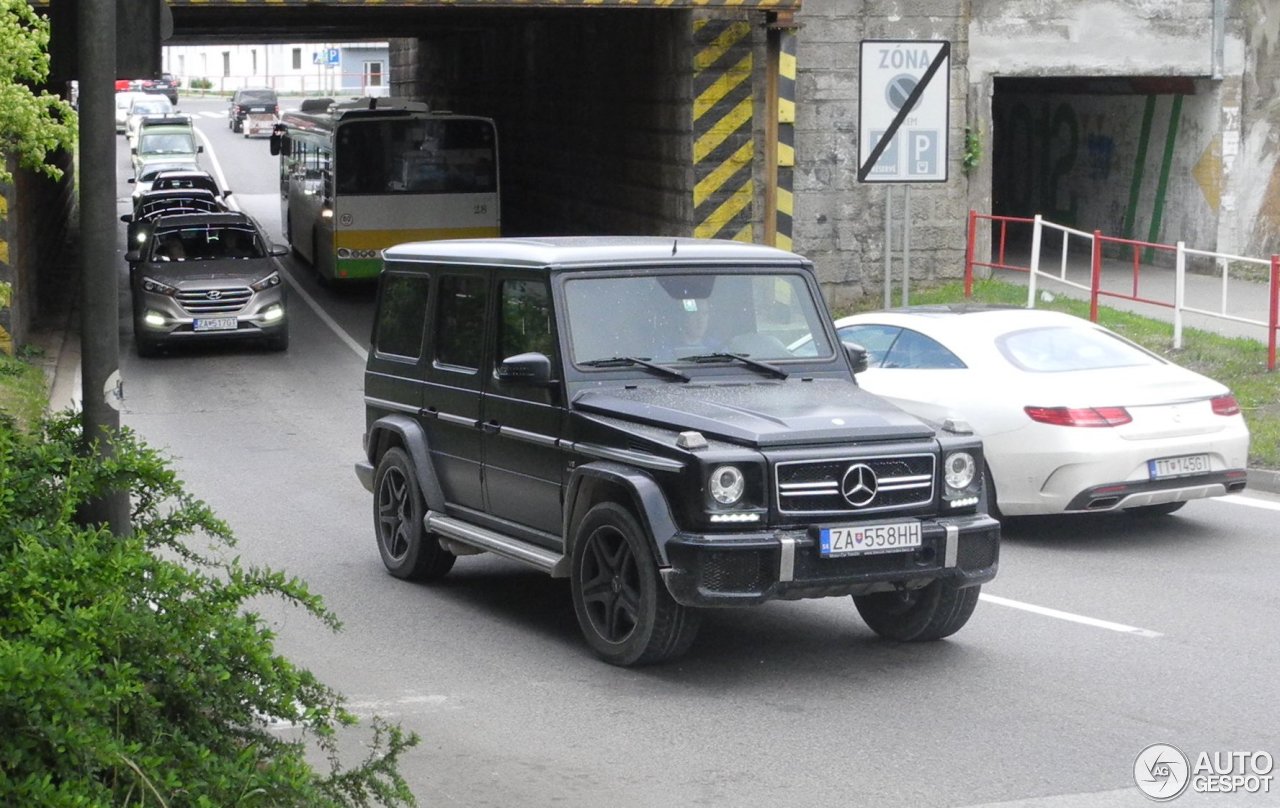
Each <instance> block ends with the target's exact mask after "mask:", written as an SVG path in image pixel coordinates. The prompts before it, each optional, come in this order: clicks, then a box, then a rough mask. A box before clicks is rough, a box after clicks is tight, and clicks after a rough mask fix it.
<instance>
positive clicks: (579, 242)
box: [383, 236, 809, 269]
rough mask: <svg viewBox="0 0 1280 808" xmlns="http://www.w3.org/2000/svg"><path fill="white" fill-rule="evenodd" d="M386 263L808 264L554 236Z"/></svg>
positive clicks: (437, 244)
mask: <svg viewBox="0 0 1280 808" xmlns="http://www.w3.org/2000/svg"><path fill="white" fill-rule="evenodd" d="M383 255H384V257H385V258H386V260H388V261H408V262H433V263H449V264H483V265H488V266H494V265H500V266H519V267H546V268H548V269H550V268H555V267H569V266H576V267H588V266H600V267H619V266H635V265H637V264H644V265H650V266H655V265H659V266H671V265H687V264H690V263H725V262H738V263H752V264H763V263H767V264H773V265H777V264H780V263H789V264H794V265H796V266H802V265H808V263H809V262H808V261H807V260H805V259H804V258H801V257H800V256H798V255H796V254H795V253H791V252H787V251H786V250H780V249H777V248H774V247H766V246H764V245H761V244H748V243H746V242H740V241H727V240H721V239H699V238H679V237H666V236H559V237H539V238H532V237H531V238H496V239H456V240H442V241H421V242H412V243H408V244H398V245H396V246H394V247H391V248H389V249H387V250H386V251H385V252H384V253H383Z"/></svg>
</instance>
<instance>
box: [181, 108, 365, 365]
mask: <svg viewBox="0 0 1280 808" xmlns="http://www.w3.org/2000/svg"><path fill="white" fill-rule="evenodd" d="M195 130H196V134H197V135H199V136H200V140H201V141H202V142H203V143H204V147H205V148H204V153H205V154H207V155H208V156H209V162H211V163H212V164H213V171H214V176H216V177H217V178H218V187H219V188H226V187H227V178H226V175H224V174H223V173H222V164H221V163H219V162H218V155H217V154H215V153H214V151H213V144H212V143H211V142H209V138H207V137H205V134H204V132H201V131H200V127H195ZM227 207H229V208H231V209H232V210H240V205H239V203H237V202H236V200H235V194H232V195H231V196H229V197H227ZM276 267H277V268H279V270H280V275H281V277H283V278H284V279H285V281H287V282H288V284H289V285H290V286H292V287H293V291H294V292H296V293H297V294H298V295H299V296H301V297H302V299H303V301H304V302H306V304H307V305H308V306H310V307H311V310H312V311H314V312H315V313H316V316H317V317H319V318H320V321H321V322H322V323H324V324H325V325H327V326H328V327H329V330H330V331H332V332H333V333H335V334H337V335H338V339H340V340H342V342H343V343H344V344H345V345H346V346H347V347H348V348H350V349H351V350H352V351H355V354H356V356H358V357H360V361H361V362H365V361H367V360H368V359H369V352H368V351H366V350H365V349H364V347H363V346H361V345H360V343H358V342H356V341H355V340H353V339H352V338H351V337H350V335H348V334H347V332H346V331H344V330H343V329H342V326H340V325H338V322H337V321H336V320H334V319H333V318H332V317H330V316H329V314H328V312H326V311H325V310H324V309H323V308H321V307H320V304H319V303H317V302H316V299H315V298H314V297H312V296H311V295H309V294H307V290H306V289H303V288H302V284H300V283H298V281H297V279H295V278H294V277H293V276H292V275H290V274H289V270H287V269H285V267H284V264H283V263H282V262H280V261H276Z"/></svg>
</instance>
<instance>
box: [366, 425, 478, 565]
mask: <svg viewBox="0 0 1280 808" xmlns="http://www.w3.org/2000/svg"><path fill="white" fill-rule="evenodd" d="M425 515H426V505H425V503H423V501H422V492H421V490H420V489H419V487H418V479H417V477H415V476H414V473H413V464H411V463H410V462H409V456H408V455H407V454H405V452H404V450H403V449H400V448H398V447H397V448H392V449H388V450H387V453H386V454H384V455H383V456H382V459H381V460H379V461H378V469H377V471H376V472H374V475H373V530H374V535H375V536H376V537H377V540H378V553H379V554H380V555H381V556H382V563H383V564H384V565H385V566H386V568H387V572H390V573H391V574H392V575H394V576H395V577H397V578H404V579H405V580H413V581H433V580H436V579H438V578H443V577H444V576H445V575H446V574H447V573H448V572H449V570H451V569H453V562H454V561H456V560H457V556H455V555H454V554H453V553H451V552H449V551H448V550H446V549H444V548H443V547H441V546H440V542H439V541H437V540H436V537H435V535H434V534H431V533H428V532H427V531H426V528H424V527H423V525H422V518H423V516H425Z"/></svg>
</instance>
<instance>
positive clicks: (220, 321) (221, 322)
mask: <svg viewBox="0 0 1280 808" xmlns="http://www.w3.org/2000/svg"><path fill="white" fill-rule="evenodd" d="M192 328H193V329H194V330H196V331H235V330H236V318H234V317H204V318H201V319H199V320H196V321H195V322H194V323H193V324H192Z"/></svg>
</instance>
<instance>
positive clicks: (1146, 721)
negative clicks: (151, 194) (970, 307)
mask: <svg viewBox="0 0 1280 808" xmlns="http://www.w3.org/2000/svg"><path fill="white" fill-rule="evenodd" d="M180 107H181V108H182V109H183V111H185V112H189V113H193V114H196V115H198V116H201V117H199V118H198V127H199V129H200V130H201V131H202V132H203V134H204V135H205V137H206V138H207V142H206V146H205V148H206V154H205V159H206V164H207V165H208V166H209V167H210V168H213V169H214V170H215V171H217V170H221V171H223V172H225V176H226V182H227V184H228V185H229V187H231V188H233V189H234V190H235V194H234V197H233V198H234V199H236V200H237V201H238V203H239V204H240V206H241V207H243V208H244V209H246V210H248V211H249V212H250V213H252V214H254V215H255V216H257V217H258V218H259V219H260V220H261V221H262V222H263V223H264V224H265V225H267V227H268V229H269V230H270V231H272V232H273V233H274V234H275V236H276V237H277V238H280V232H279V204H278V196H277V194H276V180H275V161H274V159H273V158H271V156H270V155H269V153H268V147H267V143H266V141H263V140H256V141H248V140H245V139H243V138H241V137H239V136H236V135H232V134H231V133H230V132H229V131H228V129H227V127H226V119H225V106H224V104H222V103H218V102H211V101H203V102H193V101H191V100H189V99H185V98H184V99H183V101H182V102H181V103H180ZM205 113H207V116H205ZM120 142H121V143H123V138H120ZM127 163H128V159H127V155H126V154H125V153H124V149H123V147H122V148H121V150H120V164H121V166H122V168H121V172H120V176H121V177H122V178H123V177H125V176H127V175H128V171H127ZM127 195H128V188H127V186H124V185H122V190H121V198H122V201H123V199H125V198H126V197H127ZM125 209H126V207H125V206H124V205H123V204H122V206H121V212H123V211H124V210H125ZM282 264H283V266H284V267H285V270H286V272H287V273H288V276H289V281H290V283H291V285H292V287H293V288H292V289H291V292H292V294H293V297H292V303H293V306H292V314H291V327H292V344H291V347H290V349H289V351H288V352H287V353H283V354H275V353H270V352H268V351H266V350H262V349H258V348H254V347H247V346H236V347H229V348H207V349H192V350H185V351H180V352H177V353H174V354H172V355H169V356H167V357H164V358H161V359H156V360H139V359H138V358H137V357H136V356H135V355H134V354H133V352H132V337H131V334H130V333H129V332H130V326H129V318H128V316H127V314H128V311H129V309H128V298H127V294H128V293H127V284H125V283H124V282H123V279H124V273H125V270H124V262H123V259H122V258H121V259H120V260H119V265H120V267H121V278H122V283H121V290H122V293H121V313H122V317H121V328H122V333H121V345H122V349H121V356H122V361H121V364H122V373H123V376H124V379H125V410H124V412H123V415H122V422H123V423H124V424H126V425H127V426H130V427H132V428H134V429H135V430H137V431H138V432H139V433H140V434H141V435H142V436H143V437H144V438H145V439H146V440H147V441H148V442H149V443H151V444H152V445H154V446H157V447H160V448H162V449H164V450H165V451H167V452H168V453H169V455H170V456H171V457H172V459H173V463H174V465H175V467H176V468H177V469H178V472H179V476H180V477H181V478H182V479H183V480H184V481H185V482H186V484H187V487H188V490H189V491H190V492H191V493H193V494H194V495H196V496H198V497H200V498H202V499H205V500H206V501H208V502H209V503H210V504H211V505H212V506H213V507H214V508H215V510H216V511H217V512H218V514H219V515H220V516H222V517H223V518H224V519H226V520H227V521H228V522H229V523H230V524H231V525H232V527H233V528H234V530H235V531H236V533H237V535H238V537H239V542H240V545H239V552H240V553H241V555H242V556H243V558H244V559H245V560H246V561H247V562H249V563H253V564H265V565H270V566H274V567H277V568H280V569H283V570H285V571H286V572H288V573H290V574H292V575H297V576H299V577H301V578H303V579H304V580H306V581H307V582H308V583H309V585H310V586H311V587H312V589H313V590H314V591H316V592H317V593H319V594H321V595H322V596H323V597H324V599H325V600H326V602H327V604H328V606H329V607H330V608H331V609H332V610H333V611H334V612H336V613H337V615H338V616H339V618H340V619H341V620H342V621H343V622H344V624H345V627H344V629H343V630H342V631H341V632H340V633H337V634H333V633H330V632H329V631H328V630H327V629H325V628H324V627H323V626H321V625H319V624H317V623H315V622H314V621H312V620H310V619H308V618H306V617H305V616H304V615H301V614H298V613H293V612H289V611H286V610H284V609H282V607H280V606H279V605H278V604H275V603H263V604H261V610H262V614H263V615H264V616H265V617H267V619H269V620H270V621H271V622H272V623H273V624H274V625H275V626H276V627H277V628H278V630H279V648H280V650H282V651H283V652H285V653H286V654H287V655H289V656H290V657H291V658H292V659H294V660H295V661H297V662H299V663H301V664H303V665H305V666H307V667H309V668H311V669H312V670H313V671H315V672H316V673H317V674H318V675H319V676H320V677H321V679H322V680H324V681H325V682H327V683H328V684H330V685H332V686H334V687H335V688H336V689H338V690H339V691H341V692H343V693H344V694H346V695H347V697H348V698H349V699H350V702H351V706H352V707H353V708H354V709H355V711H356V712H357V713H358V714H361V715H366V716H367V715H372V714H374V713H377V714H380V715H382V716H385V717H388V718H390V719H393V720H396V721H399V722H401V723H402V724H403V725H404V726H405V727H406V728H409V729H412V730H415V731H417V732H418V733H419V734H420V735H421V736H422V743H421V745H420V746H419V747H418V748H417V749H415V750H413V752H412V753H411V754H410V755H408V757H407V758H406V759H405V761H404V766H403V769H404V772H405V774H406V775H407V777H408V778H409V781H410V783H411V784H412V786H413V788H414V791H415V793H416V794H417V796H418V799H419V801H420V803H421V804H422V805H424V806H428V805H430V806H437V805H439V806H449V805H457V806H517V805H518V806H551V805H555V806H598V805H604V804H608V805H611V806H616V807H618V808H621V807H622V806H657V805H680V806H734V807H735V808H737V807H739V806H780V805H785V806H792V805H795V806H863V805H875V806H886V807H891V806H904V807H906V806H992V805H1001V806H1026V807H1028V808H1030V806H1036V807H1037V808H1065V807H1066V806H1091V807H1092V806H1131V805H1132V806H1144V805H1148V804H1150V801H1149V800H1148V799H1147V798H1146V797H1144V796H1143V795H1142V794H1141V792H1140V791H1139V790H1138V789H1137V787H1136V786H1135V784H1134V774H1133V767H1134V762H1135V758H1136V757H1137V756H1138V754H1139V752H1141V751H1142V750H1143V749H1144V748H1145V747H1147V746H1148V745H1150V744H1154V743H1169V744H1173V745H1175V746H1177V747H1179V748H1180V749H1181V750H1182V751H1183V752H1185V753H1187V754H1188V755H1191V756H1192V760H1193V762H1194V759H1195V756H1196V755H1197V754H1198V753H1199V752H1201V751H1205V752H1209V753H1211V754H1212V753H1214V752H1233V751H1243V752H1252V751H1256V750H1266V751H1269V752H1270V753H1271V754H1272V755H1273V756H1280V721H1277V717H1278V715H1277V713H1278V712H1280V711H1278V710H1277V704H1278V703H1280V686H1277V684H1276V671H1277V670H1280V646H1278V645H1277V642H1276V637H1277V628H1276V626H1277V623H1278V621H1277V617H1280V595H1277V591H1276V585H1275V570H1276V569H1277V568H1280V543H1278V542H1277V534H1278V533H1280V530H1277V527H1276V525H1277V524H1278V523H1280V497H1275V496H1271V495H1266V494H1252V493H1251V494H1248V495H1246V496H1238V497H1229V498H1226V499H1224V500H1214V501H1200V502H1193V503H1190V504H1189V505H1188V506H1187V507H1186V508H1184V509H1183V510H1182V511H1181V512H1179V513H1178V514H1177V515H1175V516H1171V517H1165V518H1160V519H1152V520H1137V519H1131V518H1127V517H1124V516H1105V515H1104V516H1092V517H1090V518H1083V517H1080V518H1071V519H1054V520H1028V521H1022V522H1018V521H1015V522H1011V523H1009V524H1007V525H1006V527H1005V544H1004V547H1003V553H1002V559H1001V562H1002V563H1001V570H1000V574H999V576H998V577H997V578H996V580H995V581H994V582H993V583H992V584H989V585H988V586H987V587H985V588H984V599H983V601H982V602H981V603H980V604H979V606H978V609H977V612H976V613H975V614H974V616H973V618H972V620H971V621H970V623H969V624H968V626H966V627H965V628H964V629H963V630H962V631H961V632H960V633H959V634H957V635H956V636H955V637H953V638H952V639H950V640H948V641H943V642H938V643H933V644H927V645H896V644H892V643H886V642H883V641H880V640H878V639H876V638H875V636H874V635H873V634H872V633H871V631H870V630H869V629H867V628H866V627H865V626H864V625H863V624H862V623H861V621H860V620H859V619H858V616H857V613H856V611H855V610H854V608H853V604H852V603H850V602H849V600H848V599H828V600H820V601H802V602H797V603H775V604H768V605H765V606H763V607H758V608H754V609H742V610H725V611H715V612H712V613H710V614H709V615H708V619H707V620H706V621H705V623H704V626H703V629H702V632H701V634H700V636H699V641H698V642H697V643H696V644H695V646H694V648H693V650H692V651H691V652H690V653H689V655H688V656H687V657H686V658H684V659H682V660H680V661H679V662H677V663H674V664H670V665H667V666H664V667H658V668H649V669H640V670H620V669H616V668H613V667H610V666H608V665H605V664H603V663H601V662H599V661H597V660H596V659H595V657H594V656H592V655H591V653H590V652H589V651H588V649H587V648H586V646H585V644H584V643H583V642H582V641H581V639H580V637H579V634H578V628H577V625H576V622H575V620H574V616H573V609H572V606H571V604H570V600H569V588H568V584H567V582H565V581H561V580H551V579H549V578H546V577H544V576H542V575H541V574H539V573H536V572H533V571H530V570H528V569H526V568H524V567H521V566H519V565H517V564H514V563H512V562H507V561H503V560H501V559H496V558H493V557H489V556H474V557H467V558H463V559H461V560H460V561H459V562H458V564H457V566H456V567H455V568H454V571H453V572H452V573H451V574H450V575H449V577H448V578H446V579H445V580H444V581H443V582H440V583H438V584H434V585H418V584H411V583H405V582H402V581H399V580H396V579H393V578H391V577H390V576H388V575H387V574H386V573H385V572H384V570H383V568H382V565H381V562H380V561H379V558H378V554H377V551H376V548H375V545H374V539H373V529H372V516H371V512H372V506H371V498H370V495H369V494H368V493H367V492H366V491H365V490H364V489H363V488H362V487H361V486H360V485H359V483H358V482H357V480H356V477H355V475H354V473H353V470H352V467H353V464H354V462H355V461H356V459H357V458H358V456H359V453H360V436H361V432H362V430H363V426H364V423H363V409H362V406H363V405H362V399H361V396H362V389H361V385H362V379H361V372H362V368H363V361H362V356H361V353H362V351H363V350H364V345H365V344H366V342H367V335H368V333H369V323H370V318H371V308H372V294H371V291H370V290H368V289H356V290H347V291H330V290H327V289H324V288H321V287H319V286H318V285H317V284H316V283H315V279H314V275H312V274H311V272H310V270H309V269H308V268H307V267H306V266H305V265H303V264H301V263H300V262H298V261H296V260H295V259H293V258H292V257H288V258H285V259H282ZM281 731H284V732H288V731H290V730H288V729H282V730H281ZM360 738H361V736H360V735H359V733H357V734H355V735H352V736H350V737H349V738H348V743H349V745H350V751H351V753H352V754H353V755H354V754H357V753H358V749H357V746H358V742H359V740H360ZM1176 804H1177V805H1207V806H1227V805H1246V806H1267V805H1276V804H1280V784H1273V787H1272V793H1271V794H1269V795H1224V794H1212V795H1196V794H1191V793H1188V794H1187V795H1185V796H1183V797H1182V798H1180V799H1179V800H1178V801H1177V803H1176Z"/></svg>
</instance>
